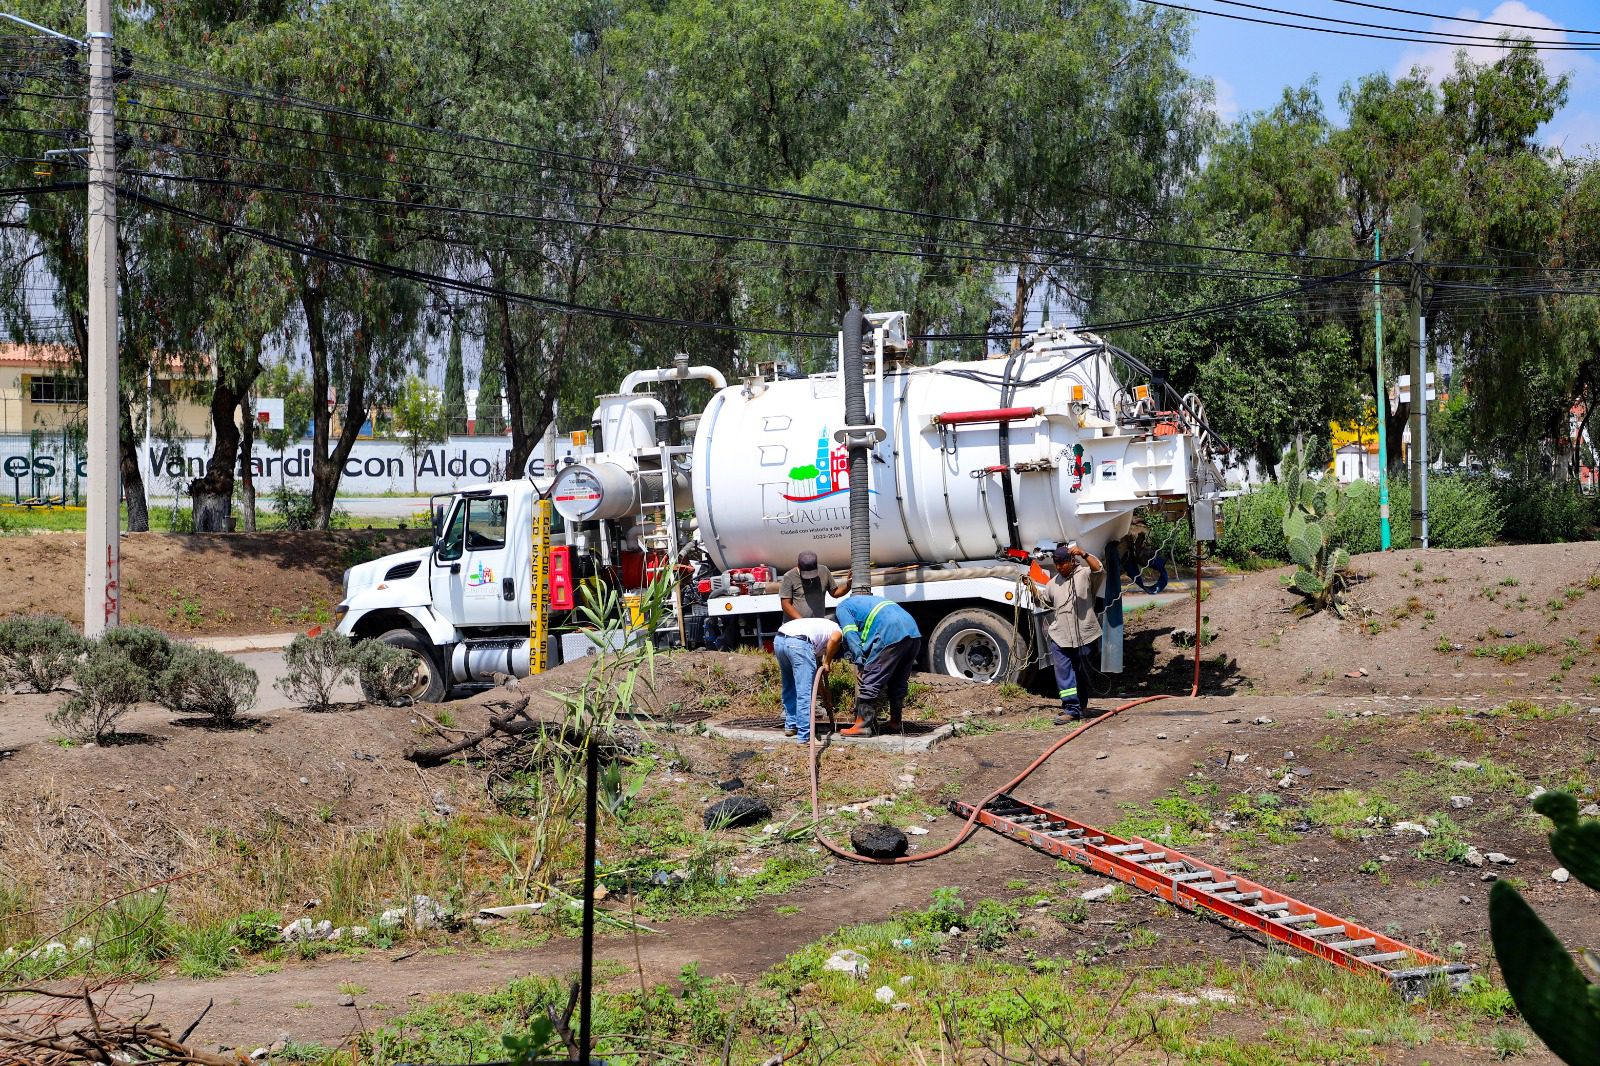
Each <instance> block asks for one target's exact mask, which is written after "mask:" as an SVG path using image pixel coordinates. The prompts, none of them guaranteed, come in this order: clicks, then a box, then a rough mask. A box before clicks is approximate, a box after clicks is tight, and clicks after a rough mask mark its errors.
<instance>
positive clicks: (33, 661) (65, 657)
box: [0, 614, 85, 692]
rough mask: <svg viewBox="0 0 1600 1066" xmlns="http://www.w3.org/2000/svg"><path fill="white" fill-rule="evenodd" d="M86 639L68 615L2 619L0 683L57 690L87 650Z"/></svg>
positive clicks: (42, 689) (49, 690) (0, 631)
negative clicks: (69, 619)
mask: <svg viewBox="0 0 1600 1066" xmlns="http://www.w3.org/2000/svg"><path fill="white" fill-rule="evenodd" d="M84 648H85V644H84V639H83V637H82V636H81V635H80V634H79V633H78V631H77V630H76V629H75V628H73V626H72V623H70V622H68V621H67V620H66V619H65V618H61V617H59V616H57V615H53V614H41V615H26V614H25V615H18V616H17V617H15V618H7V619H5V620H4V621H0V684H5V685H26V686H27V687H29V688H31V689H33V690H34V691H35V692H54V691H55V690H56V689H57V688H58V687H59V686H60V685H61V682H63V681H65V680H66V679H67V676H68V675H69V674H71V673H72V667H73V664H74V663H75V662H76V661H77V659H78V657H79V656H80V655H82V654H83V652H84Z"/></svg>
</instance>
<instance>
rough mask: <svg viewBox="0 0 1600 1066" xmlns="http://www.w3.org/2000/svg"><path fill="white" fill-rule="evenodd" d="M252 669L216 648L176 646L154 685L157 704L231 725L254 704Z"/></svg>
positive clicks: (254, 691) (253, 674) (257, 679)
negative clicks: (214, 649) (169, 660)
mask: <svg viewBox="0 0 1600 1066" xmlns="http://www.w3.org/2000/svg"><path fill="white" fill-rule="evenodd" d="M259 683H260V679H259V678H258V677H256V672H255V671H254V670H252V669H250V668H249V667H248V666H246V665H244V664H243V663H241V662H237V661H235V660H233V659H230V658H228V656H226V655H224V654H222V653H221V652H219V651H213V650H211V649H210V648H196V647H189V646H180V647H179V648H178V649H177V651H176V652H175V653H174V654H173V656H172V658H171V662H170V663H169V664H168V666H167V668H166V670H165V672H163V673H162V674H161V675H160V676H159V680H157V682H156V683H155V685H154V689H155V693H156V698H157V699H158V700H159V701H160V703H161V705H162V706H164V707H166V708H168V709H169V710H171V711H173V712H174V713H176V714H183V715H199V716H203V717H206V718H210V719H211V720H212V721H213V722H214V723H216V724H217V725H219V726H226V725H231V724H232V723H233V722H234V720H235V719H237V718H238V716H239V715H240V714H241V713H242V712H244V711H248V710H249V709H250V708H252V707H254V706H255V704H256V686H257V685H258V684H259Z"/></svg>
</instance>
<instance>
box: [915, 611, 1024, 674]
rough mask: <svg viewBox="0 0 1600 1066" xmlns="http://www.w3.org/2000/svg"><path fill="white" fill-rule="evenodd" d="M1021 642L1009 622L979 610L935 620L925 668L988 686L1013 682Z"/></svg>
mask: <svg viewBox="0 0 1600 1066" xmlns="http://www.w3.org/2000/svg"><path fill="white" fill-rule="evenodd" d="M1021 652H1022V642H1021V640H1020V638H1019V637H1018V636H1017V631H1016V629H1015V628H1013V627H1012V625H1011V623H1010V622H1007V621H1006V620H1005V619H1004V618H1002V617H1000V616H999V615H998V614H995V613H994V612H993V611H986V610H984V609H983V608H982V607H969V608H967V609H966V610H964V611H956V612H955V613H954V614H949V615H946V616H945V617H944V618H942V619H940V620H939V624H938V625H936V626H934V627H933V635H932V636H931V637H930V638H929V639H928V667H929V669H930V670H931V671H932V672H933V673H936V674H949V675H950V676H951V677H964V678H966V679H967V680H969V681H977V682H979V683H980V684H984V685H989V684H996V683H999V682H1002V681H1015V680H1016V679H1017V672H1018V669H1019V667H1020V663H1021V661H1022V654H1021Z"/></svg>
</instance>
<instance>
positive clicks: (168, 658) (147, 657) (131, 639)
mask: <svg viewBox="0 0 1600 1066" xmlns="http://www.w3.org/2000/svg"><path fill="white" fill-rule="evenodd" d="M100 643H102V644H104V645H105V646H106V647H108V648H112V649H114V650H116V651H119V652H121V653H122V654H123V655H125V656H127V657H128V659H129V660H131V661H132V662H133V665H135V666H137V667H138V668H139V669H140V670H143V671H144V674H145V676H146V677H148V678H149V679H150V680H151V682H152V683H154V682H156V681H157V679H159V678H160V677H161V675H162V674H164V673H166V672H167V667H168V666H170V665H171V664H172V657H173V656H174V655H175V654H176V653H177V651H178V645H177V644H174V643H173V641H172V638H171V637H169V636H167V635H166V634H165V633H163V632H161V630H159V629H151V628H150V627H149V626H117V627H116V628H115V629H108V630H106V631H105V632H104V633H103V634H101V636H100Z"/></svg>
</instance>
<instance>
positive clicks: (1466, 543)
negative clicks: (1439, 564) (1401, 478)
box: [1391, 474, 1506, 548]
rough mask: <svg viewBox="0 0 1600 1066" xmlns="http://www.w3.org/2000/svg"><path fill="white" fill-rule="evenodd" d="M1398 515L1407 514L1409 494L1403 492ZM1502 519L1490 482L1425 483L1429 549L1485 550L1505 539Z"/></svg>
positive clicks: (1468, 478)
mask: <svg viewBox="0 0 1600 1066" xmlns="http://www.w3.org/2000/svg"><path fill="white" fill-rule="evenodd" d="M1392 513H1394V512H1391V514H1392ZM1401 513H1403V514H1406V515H1409V514H1410V513H1411V493H1410V491H1407V492H1406V510H1405V511H1404V512H1401ZM1504 517H1505V516H1504V507H1503V505H1502V502H1501V500H1500V498H1499V494H1498V493H1497V491H1496V489H1495V483H1494V481H1493V480H1492V479H1490V478H1487V477H1484V476H1482V475H1473V474H1447V475H1445V476H1442V477H1430V478H1429V479H1428V544H1429V546H1431V547H1434V548H1482V547H1486V546H1487V545H1490V544H1493V543H1494V542H1495V541H1497V540H1499V539H1500V538H1501V537H1503V536H1505V535H1506V534H1505V520H1504Z"/></svg>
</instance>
